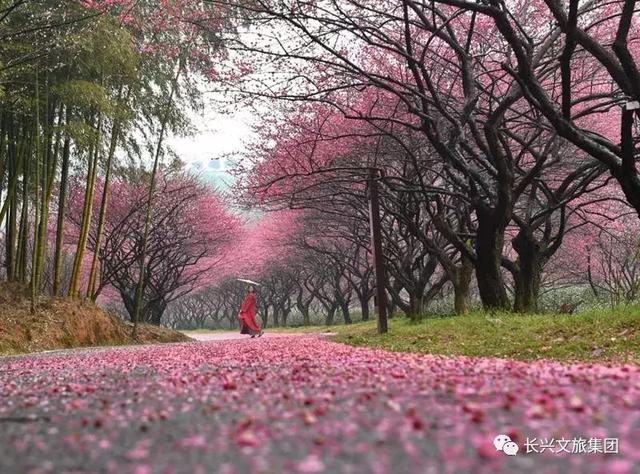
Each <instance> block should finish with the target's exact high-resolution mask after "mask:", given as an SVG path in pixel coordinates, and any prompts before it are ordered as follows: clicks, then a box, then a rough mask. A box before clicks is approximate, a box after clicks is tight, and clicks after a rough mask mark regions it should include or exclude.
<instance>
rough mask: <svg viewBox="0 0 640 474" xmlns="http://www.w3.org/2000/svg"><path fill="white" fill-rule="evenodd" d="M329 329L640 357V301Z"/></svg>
mask: <svg viewBox="0 0 640 474" xmlns="http://www.w3.org/2000/svg"><path fill="white" fill-rule="evenodd" d="M329 329H330V330H331V331H334V332H336V333H338V336H336V338H335V339H336V340H337V341H339V342H343V343H346V344H351V345H354V346H367V347H376V348H381V349H387V350H391V351H402V352H421V353H431V354H444V355H467V356H482V357H504V358H511V359H521V360H535V359H543V358H544V359H559V360H564V361H594V362H595V361H612V362H634V363H640V307H627V308H618V309H616V310H611V311H606V312H604V311H599V312H596V311H594V312H588V313H582V314H577V315H555V314H544V315H519V314H509V313H504V314H496V315H494V316H490V315H487V314H484V313H473V314H469V315H466V316H455V317H448V318H427V319H424V320H423V321H421V322H418V323H412V322H410V321H409V320H408V319H406V318H394V319H392V320H391V321H390V327H389V333H388V334H382V335H380V334H377V333H376V326H375V322H368V323H359V324H354V325H351V326H334V327H332V328H329ZM324 330H325V331H326V330H327V328H324Z"/></svg>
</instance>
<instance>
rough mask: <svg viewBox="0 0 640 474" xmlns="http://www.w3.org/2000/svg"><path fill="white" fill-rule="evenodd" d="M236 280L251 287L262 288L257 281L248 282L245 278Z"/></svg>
mask: <svg viewBox="0 0 640 474" xmlns="http://www.w3.org/2000/svg"><path fill="white" fill-rule="evenodd" d="M236 280H238V281H241V282H243V283H248V284H249V285H257V286H260V283H258V282H256V281H252V280H247V279H245V278H236Z"/></svg>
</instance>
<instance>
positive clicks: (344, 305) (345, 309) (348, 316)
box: [340, 302, 353, 324]
mask: <svg viewBox="0 0 640 474" xmlns="http://www.w3.org/2000/svg"><path fill="white" fill-rule="evenodd" d="M340 309H341V310H342V316H343V317H344V323H345V324H351V323H353V321H352V320H351V313H350V312H349V303H348V302H343V303H341V304H340Z"/></svg>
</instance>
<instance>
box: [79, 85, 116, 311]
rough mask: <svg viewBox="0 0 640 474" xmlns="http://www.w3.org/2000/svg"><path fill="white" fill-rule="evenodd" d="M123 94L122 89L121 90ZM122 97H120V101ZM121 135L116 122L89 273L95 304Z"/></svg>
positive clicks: (112, 131)
mask: <svg viewBox="0 0 640 474" xmlns="http://www.w3.org/2000/svg"><path fill="white" fill-rule="evenodd" d="M120 92H122V89H121V90H120ZM119 98H120V97H118V99H119ZM119 134H120V123H119V122H118V121H117V120H116V121H115V122H114V124H113V129H112V130H111V142H110V144H109V155H108V156H107V163H106V165H105V166H106V172H105V178H104V186H103V189H102V199H101V202H100V214H99V217H98V228H97V229H96V242H95V248H94V249H93V258H92V259H91V271H90V272H89V282H88V283H87V297H88V298H91V300H92V301H94V302H95V299H96V297H97V294H96V293H95V289H96V280H97V276H98V256H99V254H100V250H101V249H100V247H101V243H102V233H103V230H104V222H105V218H106V215H107V207H108V205H109V186H110V184H111V162H112V161H113V156H114V155H115V152H116V147H117V145H118V136H119Z"/></svg>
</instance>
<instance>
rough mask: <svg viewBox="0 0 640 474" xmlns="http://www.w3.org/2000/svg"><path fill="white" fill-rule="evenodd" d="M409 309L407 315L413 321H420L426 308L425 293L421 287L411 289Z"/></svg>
mask: <svg viewBox="0 0 640 474" xmlns="http://www.w3.org/2000/svg"><path fill="white" fill-rule="evenodd" d="M408 293H409V311H408V312H407V316H408V317H409V319H410V320H411V321H418V320H419V319H420V318H421V317H422V313H423V310H424V295H423V292H422V291H420V290H419V289H413V290H412V291H409V292H408Z"/></svg>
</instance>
